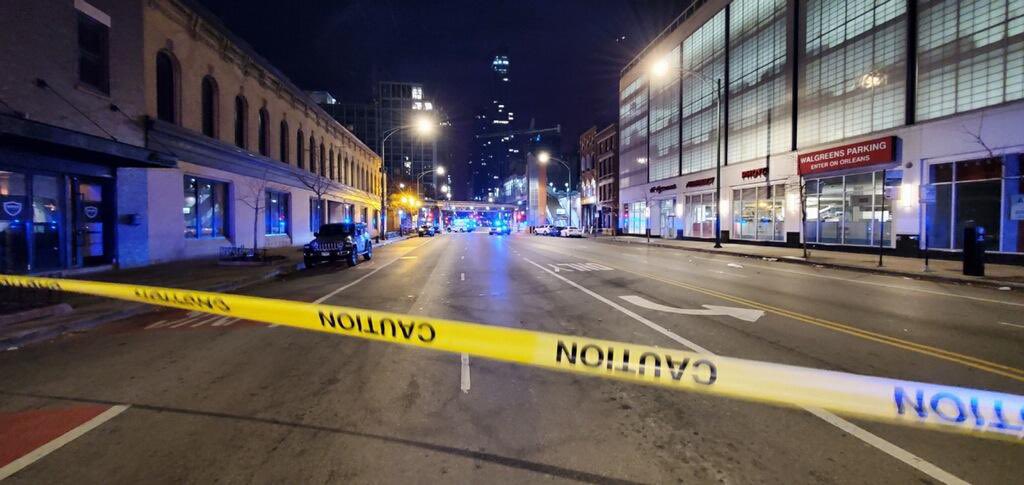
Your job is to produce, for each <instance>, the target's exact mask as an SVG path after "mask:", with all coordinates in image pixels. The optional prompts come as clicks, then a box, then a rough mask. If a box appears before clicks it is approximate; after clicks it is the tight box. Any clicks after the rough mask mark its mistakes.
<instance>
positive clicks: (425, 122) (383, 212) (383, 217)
mask: <svg viewBox="0 0 1024 485" xmlns="http://www.w3.org/2000/svg"><path fill="white" fill-rule="evenodd" d="M436 125H437V122H436V121H434V120H433V119H431V118H430V117H428V116H422V117H420V118H417V119H416V122H414V123H411V124H408V125H402V126H399V127H397V128H392V129H390V130H388V131H385V132H384V137H383V138H381V140H380V230H379V231H377V241H378V242H380V241H382V240H383V239H384V236H386V235H387V227H386V226H387V220H388V216H387V196H388V195H387V193H388V187H387V180H386V173H387V171H386V163H385V160H386V159H385V158H384V146H385V143H386V142H387V141H388V138H391V135H394V134H395V133H398V132H400V131H402V130H406V129H409V128H415V129H416V131H417V132H419V134H420V135H424V136H425V135H430V134H431V133H433V131H434V127H435V126H436Z"/></svg>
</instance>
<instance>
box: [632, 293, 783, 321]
mask: <svg viewBox="0 0 1024 485" xmlns="http://www.w3.org/2000/svg"><path fill="white" fill-rule="evenodd" d="M619 298H622V299H623V300H626V301H628V302H630V303H632V304H634V305H636V306H638V307H642V308H647V309H648V310H657V311H659V312H666V313H678V314H680V315H726V316H730V317H733V318H736V319H739V320H743V321H744V322H756V321H757V319H759V318H761V317H763V316H764V312H763V311H761V310H753V309H750V308H737V307H731V306H718V305H701V306H703V307H704V309H703V310H699V309H696V308H693V309H690V308H676V307H672V306H666V305H662V304H659V303H654V302H653V301H650V300H648V299H646V298H644V297H642V296H636V295H624V296H620V297H619Z"/></svg>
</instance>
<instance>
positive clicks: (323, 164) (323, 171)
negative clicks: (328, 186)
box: [318, 142, 327, 177]
mask: <svg viewBox="0 0 1024 485" xmlns="http://www.w3.org/2000/svg"><path fill="white" fill-rule="evenodd" d="M318 168H319V169H320V170H318V172H320V176H321V177H326V176H327V152H326V151H325V150H324V144H323V142H320V166H319V167H318Z"/></svg>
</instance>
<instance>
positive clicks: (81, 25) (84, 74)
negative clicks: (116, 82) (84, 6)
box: [78, 11, 110, 94]
mask: <svg viewBox="0 0 1024 485" xmlns="http://www.w3.org/2000/svg"><path fill="white" fill-rule="evenodd" d="M96 13H97V15H96V17H99V16H100V15H99V12H96ZM96 17H94V16H92V15H89V14H87V13H85V12H83V11H78V80H79V81H80V82H81V83H82V84H85V85H87V86H89V87H91V88H93V89H95V90H97V91H99V92H101V93H103V94H110V18H109V17H106V16H103V17H105V18H103V17H101V18H99V19H97V18H96ZM103 20H106V23H104V22H103Z"/></svg>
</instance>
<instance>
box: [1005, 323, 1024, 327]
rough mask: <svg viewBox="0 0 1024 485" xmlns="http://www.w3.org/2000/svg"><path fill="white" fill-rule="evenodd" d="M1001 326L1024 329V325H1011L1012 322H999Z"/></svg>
mask: <svg viewBox="0 0 1024 485" xmlns="http://www.w3.org/2000/svg"><path fill="white" fill-rule="evenodd" d="M999 324H1000V325H1008V326H1010V327H1018V328H1024V325H1021V324H1019V323H1010V322H999Z"/></svg>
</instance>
